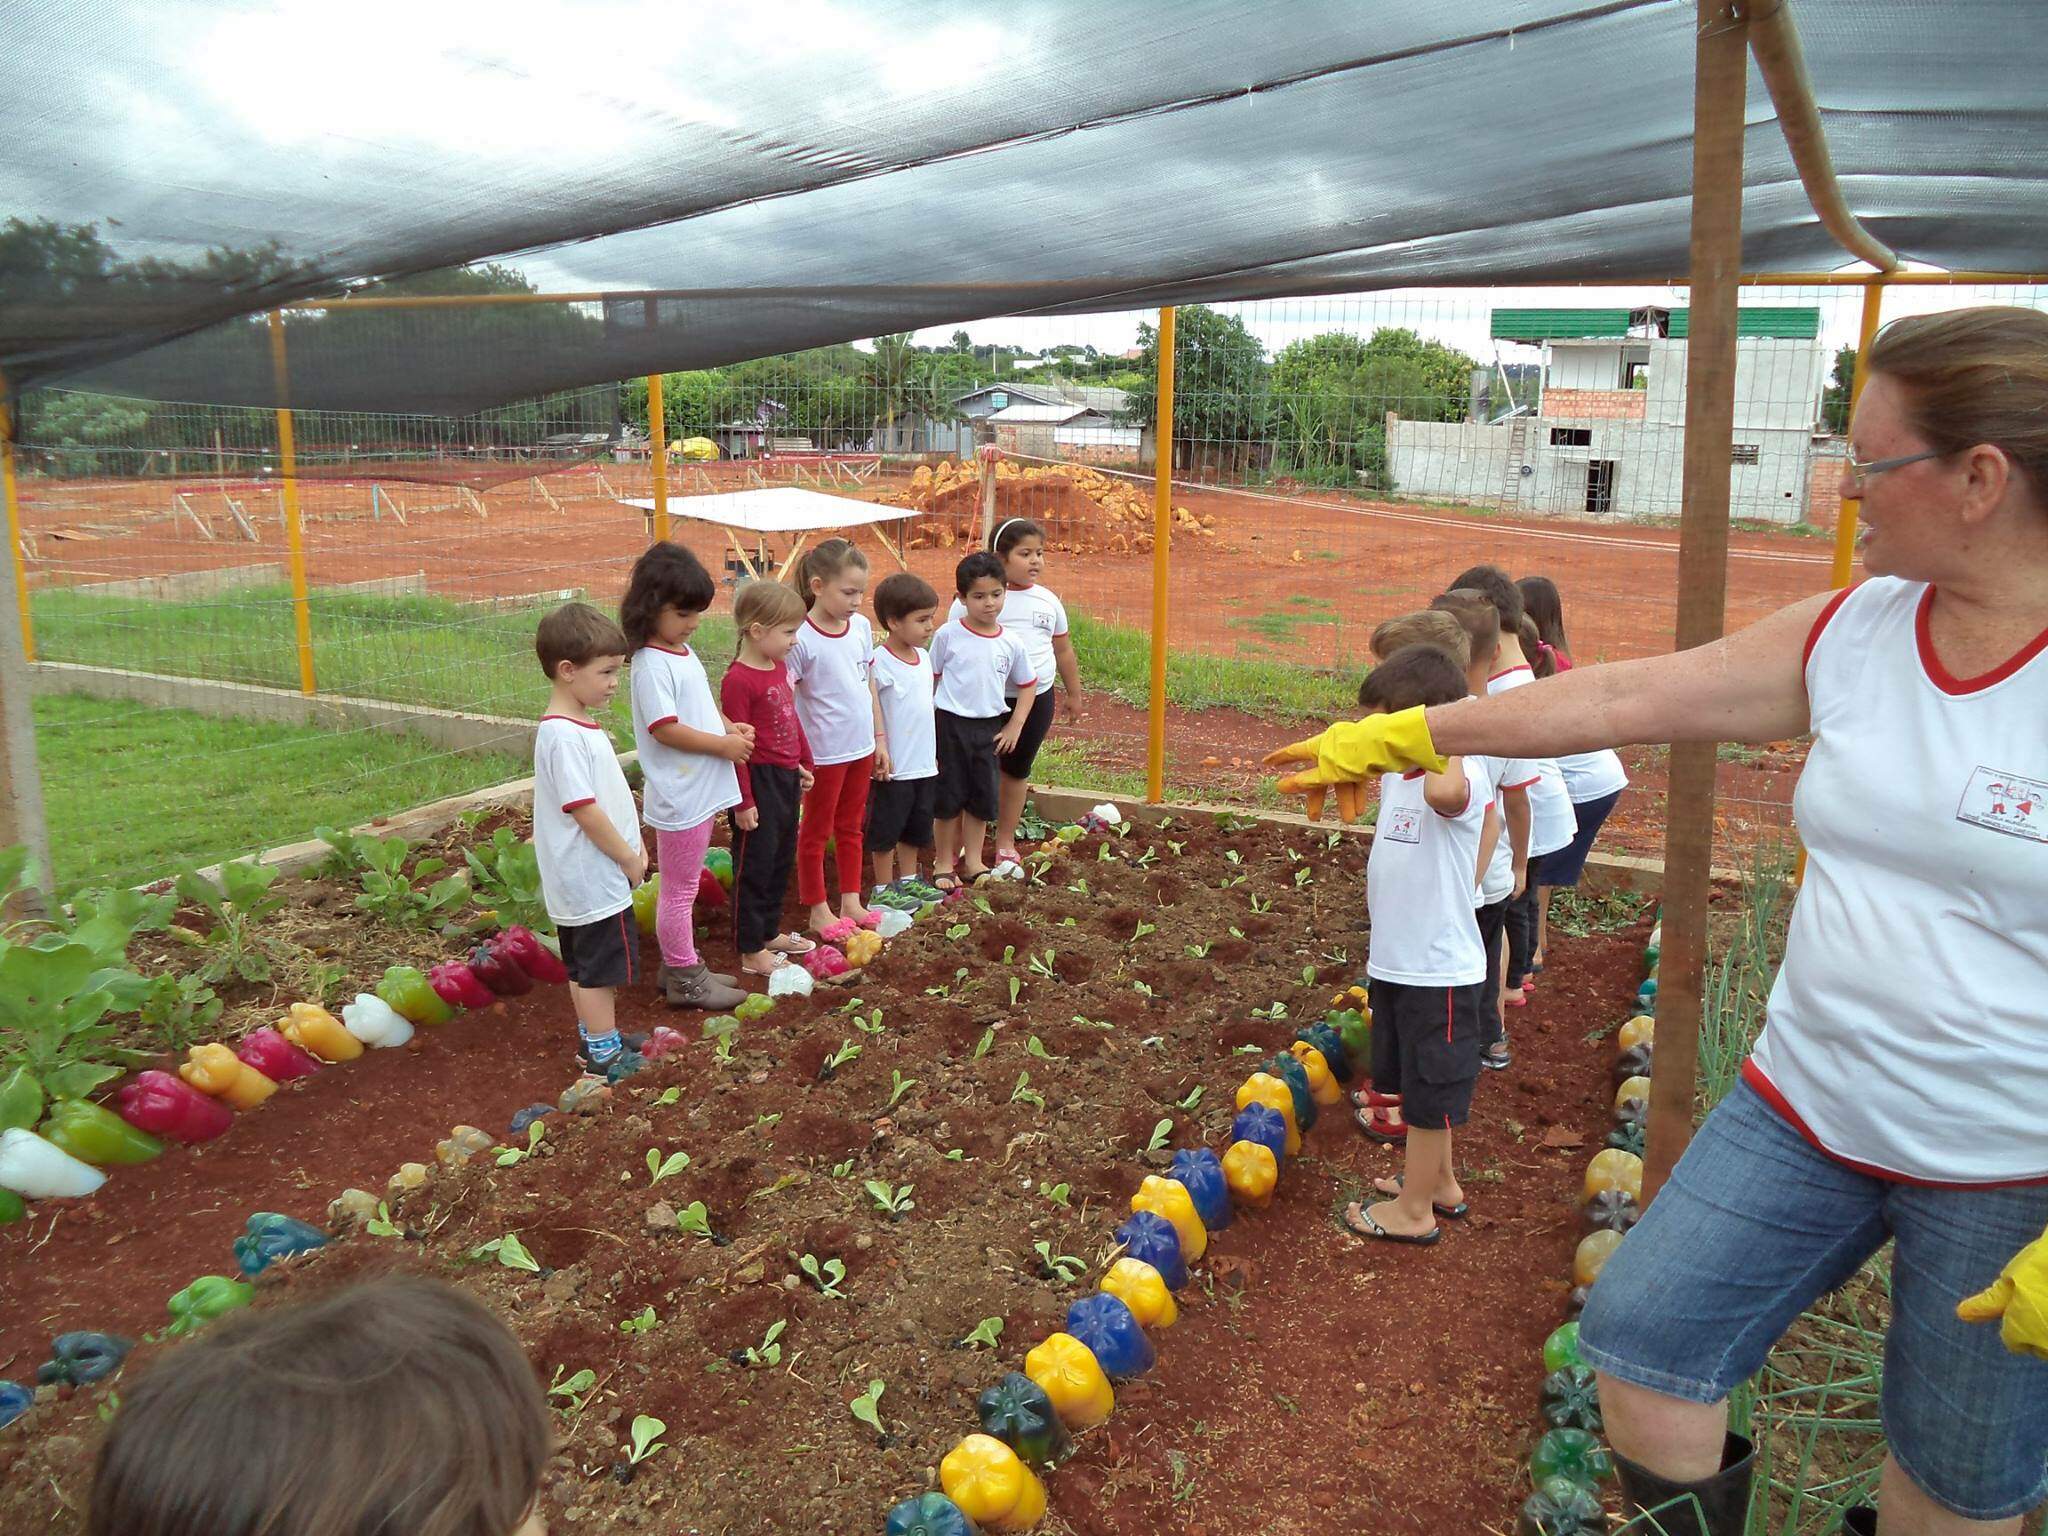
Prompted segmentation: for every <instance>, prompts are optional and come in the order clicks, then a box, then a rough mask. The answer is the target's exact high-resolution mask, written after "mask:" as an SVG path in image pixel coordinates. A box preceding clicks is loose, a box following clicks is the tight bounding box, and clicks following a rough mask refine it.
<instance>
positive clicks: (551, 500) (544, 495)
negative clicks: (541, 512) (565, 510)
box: [533, 475, 562, 512]
mask: <svg viewBox="0 0 2048 1536" xmlns="http://www.w3.org/2000/svg"><path fill="white" fill-rule="evenodd" d="M533 488H534V489H535V490H536V491H539V492H540V494H541V499H542V500H544V501H545V502H546V503H547V504H548V505H549V506H551V507H553V508H554V509H555V510H556V511H557V512H559V511H561V510H562V504H561V503H560V502H559V501H557V500H555V493H554V492H553V491H551V490H549V489H548V488H547V487H546V486H545V485H543V484H542V483H541V478H540V476H539V475H535V476H534V477H533Z"/></svg>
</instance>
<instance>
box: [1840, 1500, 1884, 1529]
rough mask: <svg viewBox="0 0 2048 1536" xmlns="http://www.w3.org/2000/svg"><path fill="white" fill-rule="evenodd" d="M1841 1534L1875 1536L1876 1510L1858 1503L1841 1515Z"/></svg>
mask: <svg viewBox="0 0 2048 1536" xmlns="http://www.w3.org/2000/svg"><path fill="white" fill-rule="evenodd" d="M1842 1536H1877V1511H1876V1510H1874V1509H1872V1508H1871V1507H1870V1506H1869V1505H1868V1504H1858V1505H1857V1506H1856V1507H1855V1508H1854V1509H1852V1510H1850V1511H1849V1512H1848V1513H1847V1514H1845V1515H1843V1516H1842Z"/></svg>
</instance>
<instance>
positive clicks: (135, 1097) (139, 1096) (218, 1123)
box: [114, 1071, 235, 1145]
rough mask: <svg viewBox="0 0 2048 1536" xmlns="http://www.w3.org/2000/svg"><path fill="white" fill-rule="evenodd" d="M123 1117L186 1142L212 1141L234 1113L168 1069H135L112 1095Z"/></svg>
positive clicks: (158, 1133)
mask: <svg viewBox="0 0 2048 1536" xmlns="http://www.w3.org/2000/svg"><path fill="white" fill-rule="evenodd" d="M114 1107H115V1109H116V1110H118V1111H119V1112H120V1116H121V1118H122V1119H123V1120H126V1121H127V1122H128V1123H129V1124H130V1125H132V1126H135V1127H136V1128H137V1129H139V1130H144V1131H148V1132H149V1133H150V1134H151V1135H153V1136H168V1137H170V1138H171V1140H173V1141H182V1142H185V1143H186V1144H187V1145H190V1144H191V1143H193V1142H198V1141H211V1140H213V1138H214V1137H216V1136H218V1135H220V1134H221V1133H222V1132H223V1131H225V1130H226V1129H227V1128H228V1127H229V1126H231V1125H233V1124H234V1123H235V1112H234V1111H233V1110H231V1109H229V1108H228V1107H227V1105H225V1104H223V1103H222V1102H221V1101H220V1100H219V1099H210V1098H208V1097H207V1096H206V1095H205V1094H203V1093H201V1092H200V1091H199V1090H198V1089H197V1088H194V1087H193V1086H192V1085H191V1084H189V1083H187V1082H185V1081H184V1080H183V1079H182V1078H180V1077H178V1076H177V1075H176V1074H175V1073H171V1072H157V1071H150V1072H138V1073H137V1074H136V1075H135V1076H134V1077H132V1078H130V1079H129V1080H128V1081H127V1082H125V1083H123V1084H122V1085H121V1087H120V1089H119V1091H118V1092H117V1093H116V1094H115V1095H114Z"/></svg>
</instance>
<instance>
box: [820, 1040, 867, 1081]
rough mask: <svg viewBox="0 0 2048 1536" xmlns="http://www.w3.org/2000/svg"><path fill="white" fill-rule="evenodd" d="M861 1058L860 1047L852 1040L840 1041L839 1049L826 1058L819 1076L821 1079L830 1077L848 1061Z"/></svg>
mask: <svg viewBox="0 0 2048 1536" xmlns="http://www.w3.org/2000/svg"><path fill="white" fill-rule="evenodd" d="M859 1059H860V1047H859V1046H858V1045H856V1044H854V1042H853V1041H851V1040H842V1041H840V1042H839V1049H838V1050H836V1051H834V1052H833V1053H832V1054H831V1055H830V1056H827V1057H826V1058H825V1064H824V1066H822V1067H821V1068H819V1069H818V1076H819V1078H820V1079H821V1080H822V1079H824V1078H828V1077H830V1076H831V1075H832V1074H833V1073H834V1072H837V1071H838V1070H839V1069H840V1068H841V1067H843V1066H845V1065H846V1064H847V1063H848V1062H850V1061H858V1060H859Z"/></svg>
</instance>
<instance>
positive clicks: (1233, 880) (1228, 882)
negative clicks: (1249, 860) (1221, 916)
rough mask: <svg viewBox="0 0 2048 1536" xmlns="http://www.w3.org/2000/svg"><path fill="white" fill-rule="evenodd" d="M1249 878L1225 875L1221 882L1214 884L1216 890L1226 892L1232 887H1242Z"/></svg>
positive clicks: (1246, 876)
mask: <svg viewBox="0 0 2048 1536" xmlns="http://www.w3.org/2000/svg"><path fill="white" fill-rule="evenodd" d="M1249 878H1250V876H1248V875H1225V876H1224V877H1223V878H1222V879H1221V880H1218V881H1217V882H1216V889H1217V890H1219V891H1227V890H1229V889H1230V888H1231V887H1233V886H1238V885H1243V884H1244V883H1245V881H1246V880H1248V879H1249Z"/></svg>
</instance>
